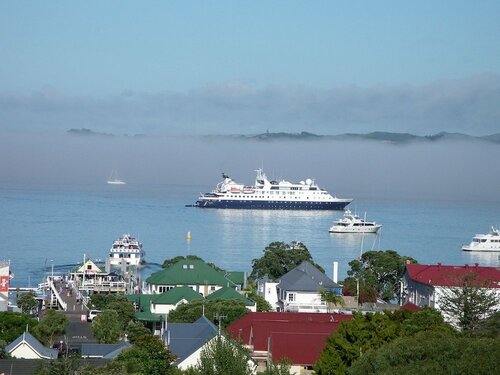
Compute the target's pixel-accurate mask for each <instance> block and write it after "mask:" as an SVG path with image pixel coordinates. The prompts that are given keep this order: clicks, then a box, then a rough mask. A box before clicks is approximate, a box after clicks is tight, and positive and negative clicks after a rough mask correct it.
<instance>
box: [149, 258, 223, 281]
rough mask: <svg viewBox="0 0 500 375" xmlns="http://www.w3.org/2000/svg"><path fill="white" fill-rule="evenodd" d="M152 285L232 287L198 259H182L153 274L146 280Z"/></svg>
mask: <svg viewBox="0 0 500 375" xmlns="http://www.w3.org/2000/svg"><path fill="white" fill-rule="evenodd" d="M146 282H147V283H148V284H152V285H207V284H208V285H220V286H229V285H232V284H233V283H232V281H230V280H228V279H227V278H226V277H224V274H223V273H222V272H219V271H216V270H215V269H213V268H212V267H210V266H209V265H208V264H206V263H205V262H203V261H202V260H198V259H182V260H179V261H178V262H177V263H174V264H173V265H171V266H170V267H168V268H166V269H164V270H161V271H158V272H155V273H153V274H152V275H151V276H150V277H148V278H147V279H146Z"/></svg>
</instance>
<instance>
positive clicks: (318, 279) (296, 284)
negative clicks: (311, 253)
mask: <svg viewBox="0 0 500 375" xmlns="http://www.w3.org/2000/svg"><path fill="white" fill-rule="evenodd" d="M278 288H280V289H283V290H294V291H300V292H317V291H318V290H319V289H320V288H323V289H326V290H330V289H336V288H340V285H339V284H337V283H335V282H333V280H332V279H330V278H329V277H328V276H326V275H325V274H324V273H323V272H321V271H320V270H318V269H317V268H316V267H314V266H313V265H312V264H311V263H309V262H308V261H304V262H302V263H301V264H299V265H298V266H297V267H295V268H294V269H293V270H291V271H289V272H288V273H286V274H284V275H283V276H282V277H281V279H280V282H279V284H278Z"/></svg>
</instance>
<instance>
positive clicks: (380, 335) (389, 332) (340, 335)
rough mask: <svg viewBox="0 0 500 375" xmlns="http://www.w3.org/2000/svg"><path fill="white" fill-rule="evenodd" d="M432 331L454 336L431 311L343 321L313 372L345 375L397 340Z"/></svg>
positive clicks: (369, 315) (327, 342)
mask: <svg viewBox="0 0 500 375" xmlns="http://www.w3.org/2000/svg"><path fill="white" fill-rule="evenodd" d="M431 331H439V332H443V334H453V333H452V332H453V331H452V330H451V329H450V327H449V326H448V325H447V324H446V323H444V321H443V319H442V318H440V317H439V313H437V312H435V311H432V310H430V309H424V310H422V311H417V312H412V311H409V310H397V311H394V312H387V311H386V312H384V313H375V314H366V315H363V314H360V313H354V314H353V319H352V320H347V321H343V322H342V323H341V325H340V327H339V329H338V330H337V331H336V332H335V333H333V334H332V335H331V336H330V337H329V338H328V339H327V340H326V343H325V347H324V349H323V351H322V352H321V354H320V357H319V359H318V361H317V362H316V364H315V365H314V371H315V372H316V374H318V375H325V374H339V375H342V374H345V373H346V372H347V370H348V368H349V367H350V366H351V365H352V363H353V362H354V361H355V360H357V359H358V358H359V357H360V356H362V355H363V356H364V355H365V354H366V353H368V352H370V351H372V350H375V349H378V348H380V347H381V346H382V345H384V344H386V343H388V342H391V341H393V340H395V339H397V338H398V337H401V336H405V335H414V334H415V333H417V332H431ZM450 332H451V333H450Z"/></svg>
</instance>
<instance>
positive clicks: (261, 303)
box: [248, 291, 273, 312]
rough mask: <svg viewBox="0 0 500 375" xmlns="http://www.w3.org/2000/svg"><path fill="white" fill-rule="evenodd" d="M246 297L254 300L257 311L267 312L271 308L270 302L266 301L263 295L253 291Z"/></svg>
mask: <svg viewBox="0 0 500 375" xmlns="http://www.w3.org/2000/svg"><path fill="white" fill-rule="evenodd" d="M248 298H250V299H251V300H253V301H255V303H256V304H257V312H268V311H272V310H273V308H272V306H271V304H270V303H269V302H267V301H266V299H265V298H264V297H261V296H259V295H257V294H255V292H254V291H252V292H251V293H249V294H248Z"/></svg>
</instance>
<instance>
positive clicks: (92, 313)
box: [87, 310, 101, 322]
mask: <svg viewBox="0 0 500 375" xmlns="http://www.w3.org/2000/svg"><path fill="white" fill-rule="evenodd" d="M100 313H101V310H89V313H88V314H87V322H91V321H93V320H94V318H95V317H96V316H97V315H99V314H100Z"/></svg>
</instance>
